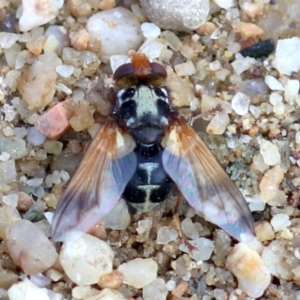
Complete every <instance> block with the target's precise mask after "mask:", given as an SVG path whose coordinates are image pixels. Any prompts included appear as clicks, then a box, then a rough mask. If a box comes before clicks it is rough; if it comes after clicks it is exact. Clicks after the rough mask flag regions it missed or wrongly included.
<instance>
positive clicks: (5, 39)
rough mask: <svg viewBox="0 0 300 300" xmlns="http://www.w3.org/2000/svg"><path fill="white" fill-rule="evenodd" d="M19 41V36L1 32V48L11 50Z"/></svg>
mask: <svg viewBox="0 0 300 300" xmlns="http://www.w3.org/2000/svg"><path fill="white" fill-rule="evenodd" d="M18 39H19V35H18V34H16V33H11V32H0V47H1V48H3V49H9V48H11V46H12V45H13V44H14V43H15V42H16V41H17V40H18Z"/></svg>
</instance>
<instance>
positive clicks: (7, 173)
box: [0, 160, 17, 183]
mask: <svg viewBox="0 0 300 300" xmlns="http://www.w3.org/2000/svg"><path fill="white" fill-rule="evenodd" d="M16 177H17V170H16V165H15V161H14V160H8V161H0V182H1V183H11V182H12V181H15V180H16Z"/></svg>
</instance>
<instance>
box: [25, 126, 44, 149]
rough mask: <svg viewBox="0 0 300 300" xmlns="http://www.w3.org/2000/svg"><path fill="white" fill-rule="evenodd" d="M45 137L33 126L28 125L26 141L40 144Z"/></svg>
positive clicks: (35, 144) (36, 144) (33, 144)
mask: <svg viewBox="0 0 300 300" xmlns="http://www.w3.org/2000/svg"><path fill="white" fill-rule="evenodd" d="M45 140H46V137H45V136H44V135H43V134H42V133H40V132H39V131H38V130H36V128H35V127H29V128H28V131H27V141H28V143H29V144H31V145H32V146H41V145H43V143H44V142H45Z"/></svg>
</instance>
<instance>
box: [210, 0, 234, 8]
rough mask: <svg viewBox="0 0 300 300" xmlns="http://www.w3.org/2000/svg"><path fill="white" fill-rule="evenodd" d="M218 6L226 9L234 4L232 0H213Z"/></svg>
mask: <svg viewBox="0 0 300 300" xmlns="http://www.w3.org/2000/svg"><path fill="white" fill-rule="evenodd" d="M213 1H214V2H215V3H216V4H217V5H218V6H220V7H221V8H224V9H228V8H230V7H233V6H234V0H213Z"/></svg>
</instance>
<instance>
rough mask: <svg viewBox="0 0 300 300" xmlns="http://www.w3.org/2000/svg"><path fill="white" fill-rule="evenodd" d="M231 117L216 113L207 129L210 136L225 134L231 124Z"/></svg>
mask: <svg viewBox="0 0 300 300" xmlns="http://www.w3.org/2000/svg"><path fill="white" fill-rule="evenodd" d="M229 121H230V120H229V117H228V115H227V114H225V113H216V114H215V115H214V116H213V118H212V119H211V121H210V123H209V124H208V126H207V127H206V132H207V133H208V134H216V135H220V134H223V133H224V132H225V130H226V128H227V126H228V124H229Z"/></svg>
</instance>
